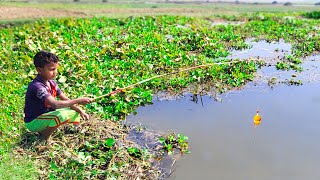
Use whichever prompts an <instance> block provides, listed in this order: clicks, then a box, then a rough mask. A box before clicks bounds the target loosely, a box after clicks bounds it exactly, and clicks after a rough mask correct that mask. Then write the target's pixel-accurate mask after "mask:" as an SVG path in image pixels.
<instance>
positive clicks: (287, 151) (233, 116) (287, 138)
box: [127, 44, 320, 180]
mask: <svg viewBox="0 0 320 180" xmlns="http://www.w3.org/2000/svg"><path fill="white" fill-rule="evenodd" d="M260 47H261V44H260ZM287 47H288V46H285V47H284V49H285V48H287ZM263 48H268V47H263ZM276 48H277V47H276ZM269 49H270V48H269ZM286 51H289V50H286ZM259 52H261V51H259ZM271 52H272V49H271ZM311 59H312V58H311ZM316 59H318V61H309V62H307V63H305V65H304V66H305V68H306V69H310V71H305V72H303V73H301V74H299V73H298V77H297V78H302V80H303V81H304V84H303V85H302V86H287V85H284V84H280V85H276V86H275V87H274V88H270V87H268V86H267V82H266V81H267V79H268V78H271V77H274V76H276V77H277V78H278V79H281V78H283V79H286V78H291V75H292V73H296V72H292V71H289V72H285V73H282V74H281V73H280V74H275V72H276V71H275V70H274V67H267V68H263V69H261V70H259V71H258V72H257V74H260V75H261V76H262V77H264V78H265V79H266V81H263V78H260V80H259V81H257V82H252V83H249V84H248V85H247V86H246V87H245V88H244V89H242V90H237V91H231V92H228V93H225V94H222V95H221V97H220V98H221V99H222V102H217V101H215V100H214V99H213V98H211V97H209V96H204V97H202V103H201V99H200V97H199V101H198V103H195V102H193V101H191V100H192V98H191V97H190V95H188V94H187V95H185V96H184V97H183V98H180V99H178V100H161V101H159V100H157V98H156V97H155V98H154V101H153V103H154V104H153V105H148V106H145V107H140V108H138V109H137V112H138V114H137V115H135V116H134V115H129V116H128V117H127V121H128V122H139V123H142V124H143V125H145V126H147V128H148V129H153V130H156V131H159V132H163V133H164V134H165V133H166V132H168V131H167V130H169V129H172V130H173V131H174V132H177V133H182V134H184V135H186V136H188V137H189V146H190V148H191V154H189V155H186V156H184V157H182V158H181V159H179V160H178V161H177V162H176V163H175V165H174V166H173V170H174V172H173V174H172V176H171V177H170V179H176V180H180V179H181V180H186V179H190V180H191V179H214V180H319V179H320V171H319V167H320V156H319V154H318V153H319V152H320V143H319V137H320V78H319V77H320V75H319V69H317V68H318V66H319V56H317V57H316ZM311 76H312V77H313V78H310V77H311ZM257 108H259V109H260V111H261V112H260V115H261V116H262V122H261V125H260V126H258V127H256V128H254V125H253V116H254V115H255V111H256V109H257Z"/></svg>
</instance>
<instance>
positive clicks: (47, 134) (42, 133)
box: [39, 126, 59, 140]
mask: <svg viewBox="0 0 320 180" xmlns="http://www.w3.org/2000/svg"><path fill="white" fill-rule="evenodd" d="M58 127H59V126H57V127H48V128H47V129H45V130H42V131H40V132H39V133H40V138H41V139H44V140H48V139H49V137H50V135H51V134H52V133H53V132H54V131H55V130H57V129H58Z"/></svg>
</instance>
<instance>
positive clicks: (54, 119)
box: [26, 108, 80, 139]
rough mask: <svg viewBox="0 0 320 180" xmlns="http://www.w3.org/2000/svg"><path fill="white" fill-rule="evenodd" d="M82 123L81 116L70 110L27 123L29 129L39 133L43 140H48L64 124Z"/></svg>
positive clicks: (59, 110)
mask: <svg viewBox="0 0 320 180" xmlns="http://www.w3.org/2000/svg"><path fill="white" fill-rule="evenodd" d="M65 123H73V124H79V123H80V114H79V113H78V112H76V111H74V110H72V109H70V108H62V109H57V110H56V111H51V112H48V113H45V114H42V115H40V116H39V117H37V118H36V119H34V120H33V121H31V122H30V123H26V126H27V128H28V129H29V130H30V131H33V132H39V133H40V134H41V137H42V138H43V139H48V138H49V137H50V135H51V134H52V133H53V132H54V131H55V130H56V129H57V128H58V127H59V126H61V125H62V124H65Z"/></svg>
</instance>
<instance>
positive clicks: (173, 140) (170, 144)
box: [159, 133, 190, 155]
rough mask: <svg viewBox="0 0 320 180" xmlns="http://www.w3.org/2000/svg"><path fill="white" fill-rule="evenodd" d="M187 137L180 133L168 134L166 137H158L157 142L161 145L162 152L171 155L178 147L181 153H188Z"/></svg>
mask: <svg viewBox="0 0 320 180" xmlns="http://www.w3.org/2000/svg"><path fill="white" fill-rule="evenodd" d="M187 140H188V137H187V136H184V135H182V134H178V135H176V134H175V133H172V134H169V135H168V136H166V137H160V138H159V142H160V143H162V145H163V150H164V152H167V153H168V154H169V155H171V154H172V153H173V152H174V150H175V149H179V150H180V152H181V153H190V151H189V145H188V142H187Z"/></svg>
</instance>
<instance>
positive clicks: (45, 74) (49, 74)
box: [37, 63, 58, 81]
mask: <svg viewBox="0 0 320 180" xmlns="http://www.w3.org/2000/svg"><path fill="white" fill-rule="evenodd" d="M57 69H58V63H50V64H46V65H45V66H44V67H43V68H41V67H38V68H37V71H38V74H39V75H40V76H41V77H42V78H43V79H44V80H46V81H48V80H51V79H53V78H54V77H56V75H57V73H58V71H57Z"/></svg>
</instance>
